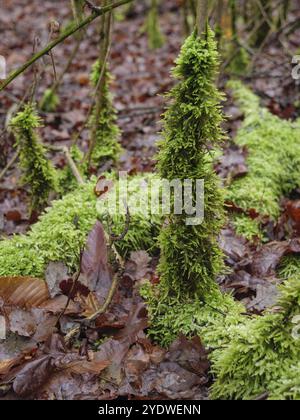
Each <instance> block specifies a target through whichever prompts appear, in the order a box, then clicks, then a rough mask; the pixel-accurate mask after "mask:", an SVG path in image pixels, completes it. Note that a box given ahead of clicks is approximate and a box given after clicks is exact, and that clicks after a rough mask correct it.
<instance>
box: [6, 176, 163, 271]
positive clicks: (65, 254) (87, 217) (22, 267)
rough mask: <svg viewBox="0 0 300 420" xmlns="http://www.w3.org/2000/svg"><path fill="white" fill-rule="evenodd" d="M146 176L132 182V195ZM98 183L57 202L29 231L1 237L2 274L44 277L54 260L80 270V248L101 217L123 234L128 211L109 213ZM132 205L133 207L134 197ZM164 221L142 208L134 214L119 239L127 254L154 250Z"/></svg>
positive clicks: (115, 230)
mask: <svg viewBox="0 0 300 420" xmlns="http://www.w3.org/2000/svg"><path fill="white" fill-rule="evenodd" d="M142 179H143V178H141V177H140V178H136V183H135V184H130V185H131V187H130V186H129V197H130V195H131V194H134V192H135V191H136V192H137V191H138V188H139V184H140V181H141V180H142ZM95 183H96V180H94V181H91V182H90V183H88V184H86V185H83V186H82V187H80V188H77V190H76V191H74V192H72V193H69V194H67V195H66V196H65V197H64V198H63V199H62V200H57V201H55V202H53V203H52V207H51V208H49V209H47V211H46V212H45V214H44V215H42V216H41V218H40V221H39V222H37V223H36V224H35V225H33V226H32V228H31V230H30V232H29V233H28V234H26V235H15V236H14V237H13V238H11V239H4V240H2V241H0V276H17V275H29V276H36V277H43V275H44V271H45V267H46V266H47V264H48V263H49V262H50V261H63V262H64V263H65V264H67V266H68V267H69V268H70V272H74V271H76V270H77V269H78V261H79V255H80V250H81V249H82V247H83V246H84V244H85V241H86V237H87V235H88V233H89V231H90V229H91V228H92V226H93V224H94V223H95V221H96V220H97V219H99V220H100V221H102V222H103V224H104V226H106V227H107V230H108V224H109V225H110V227H111V229H112V230H113V232H114V233H115V234H117V235H118V234H121V233H122V232H123V230H124V226H125V219H126V215H125V214H120V215H117V216H112V217H109V215H108V213H107V208H106V206H105V205H104V202H102V201H101V200H98V201H97V197H96V195H95V193H94V187H95ZM133 202H134V199H133ZM128 205H129V208H130V198H129V204H128ZM160 225H161V218H160V216H150V215H149V216H147V215H145V213H144V212H142V211H141V213H138V212H136V214H133V215H131V217H130V226H129V230H128V233H127V235H126V236H125V238H124V239H123V240H122V241H120V242H118V243H116V246H117V248H118V250H119V252H120V253H121V254H122V255H126V254H127V253H129V252H130V251H132V250H140V249H145V250H152V251H153V249H154V248H155V245H156V237H157V235H158V232H159V228H160Z"/></svg>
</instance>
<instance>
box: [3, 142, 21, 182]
mask: <svg viewBox="0 0 300 420" xmlns="http://www.w3.org/2000/svg"><path fill="white" fill-rule="evenodd" d="M19 153H20V150H19V149H17V151H16V153H15V154H14V155H13V157H12V158H11V159H10V161H9V162H8V164H7V165H6V166H5V168H4V169H3V171H2V172H1V173H0V181H1V180H2V178H3V177H4V176H5V174H6V172H7V171H8V170H9V169H10V168H11V167H12V166H13V164H14V163H15V161H16V160H17V159H18V157H19Z"/></svg>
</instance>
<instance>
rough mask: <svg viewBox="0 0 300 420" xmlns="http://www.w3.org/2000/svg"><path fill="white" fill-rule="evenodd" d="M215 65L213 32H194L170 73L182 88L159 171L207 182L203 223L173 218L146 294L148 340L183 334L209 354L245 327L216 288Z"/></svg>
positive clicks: (219, 265) (219, 263) (219, 196)
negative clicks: (234, 329) (200, 34)
mask: <svg viewBox="0 0 300 420" xmlns="http://www.w3.org/2000/svg"><path fill="white" fill-rule="evenodd" d="M217 66H218V53H217V51H216V44H215V41H214V35H213V33H212V31H211V30H210V29H209V28H208V29H207V34H206V35H205V36H203V39H200V38H199V37H198V36H197V35H196V33H193V34H192V35H191V36H190V37H189V38H188V39H187V41H186V42H185V44H184V46H183V48H182V51H181V54H180V56H179V59H178V60H177V66H176V68H175V69H174V72H173V74H174V76H175V77H176V78H177V79H179V83H178V85H177V86H176V87H175V88H174V89H173V90H172V91H171V93H170V97H171V100H172V102H171V105H170V106H169V109H168V110H167V112H166V115H165V120H164V131H163V140H162V141H161V143H160V152H159V156H158V168H159V172H160V176H161V178H164V179H168V180H169V181H171V180H174V179H181V180H183V179H192V180H196V179H204V188H205V196H204V208H205V217H204V221H203V222H202V224H199V225H195V226H188V225H186V223H185V218H184V216H181V215H180V216H178V215H171V216H170V218H169V220H168V224H167V226H166V227H164V229H163V230H162V232H161V234H160V237H159V240H160V247H161V260H160V264H159V273H160V283H159V285H158V286H155V287H151V286H149V285H148V284H145V285H144V286H143V287H142V289H141V294H142V296H143V297H144V298H145V300H146V301H147V303H148V310H149V317H150V324H151V327H150V331H149V334H150V335H151V336H152V337H153V338H154V340H155V341H157V342H158V343H159V344H161V345H164V346H165V345H168V344H170V343H171V342H172V341H173V340H174V339H175V338H176V337H177V336H178V334H179V333H183V334H186V335H194V334H195V333H197V334H199V335H200V336H201V339H202V340H203V341H204V342H205V344H206V345H207V346H208V347H209V348H213V347H218V346H224V345H225V343H226V342H230V337H231V334H232V327H233V326H237V325H238V324H239V323H240V322H241V323H243V322H244V318H243V316H242V315H241V313H242V312H243V310H244V309H243V307H242V306H241V305H239V304H238V303H236V302H235V301H234V300H233V298H232V297H231V296H230V295H226V294H225V295H223V294H222V293H221V292H220V290H219V288H218V286H217V283H216V281H215V279H216V276H217V274H218V273H220V272H221V271H222V270H223V268H224V265H223V254H222V252H221V251H220V249H219V246H218V244H217V235H218V233H219V231H220V229H221V227H222V225H223V224H224V220H225V218H224V213H223V202H224V197H223V192H222V190H221V189H220V186H219V182H218V179H217V177H216V175H215V174H214V172H213V169H212V165H211V156H210V155H209V152H208V145H209V144H210V145H212V146H214V147H215V148H216V149H217V148H218V147H219V145H220V144H221V141H222V140H223V139H224V134H223V132H222V129H221V122H222V119H223V115H222V112H221V108H220V102H221V100H222V98H223V96H222V94H220V93H219V92H218V90H217V89H216V87H215V76H216V73H217ZM194 199H195V200H196V197H194ZM183 213H184V212H183Z"/></svg>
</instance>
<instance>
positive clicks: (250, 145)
mask: <svg viewBox="0 0 300 420" xmlns="http://www.w3.org/2000/svg"><path fill="white" fill-rule="evenodd" d="M229 86H230V87H231V89H232V90H233V93H234V96H235V98H236V99H237V101H238V102H239V104H240V107H241V110H242V111H243V113H244V114H245V120H244V122H243V124H242V127H241V128H240V129H239V131H238V133H237V136H236V139H235V142H236V143H237V144H238V145H239V146H246V148H247V150H248V157H247V165H248V174H247V175H246V176H243V177H241V178H239V179H237V180H235V181H234V182H233V183H232V185H231V186H230V187H229V189H228V192H227V197H226V198H227V199H228V200H229V201H232V202H233V203H234V204H235V205H236V206H238V207H240V208H242V209H244V210H245V211H247V210H250V209H255V210H256V212H257V213H259V214H260V215H261V216H269V217H270V218H271V219H272V220H276V219H277V218H278V216H279V215H280V206H279V201H280V199H281V198H282V197H283V196H285V195H287V194H288V193H289V192H291V191H292V190H293V189H295V188H298V187H299V185H300V171H299V167H300V124H299V122H297V123H292V122H290V121H286V120H282V119H280V118H279V117H277V116H276V115H273V114H271V113H270V112H269V111H268V110H267V109H266V108H262V107H261V106H260V100H259V98H258V97H257V96H256V95H255V94H254V93H252V92H251V91H250V90H249V89H248V88H247V87H245V86H244V85H242V84H241V83H240V82H231V83H230V85H229ZM234 224H235V227H236V230H237V233H238V234H241V235H243V236H245V237H247V238H248V239H252V238H253V237H255V236H260V237H261V236H262V229H261V218H256V219H254V220H251V219H250V218H249V217H248V216H246V215H245V216H244V215H237V216H234Z"/></svg>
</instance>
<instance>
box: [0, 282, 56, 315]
mask: <svg viewBox="0 0 300 420" xmlns="http://www.w3.org/2000/svg"><path fill="white" fill-rule="evenodd" d="M0 298H1V299H2V300H3V301H4V304H5V305H13V306H18V307H21V308H32V307H37V306H39V305H41V304H42V303H44V302H46V301H47V300H48V299H49V298H50V295H49V291H48V287H47V285H46V283H45V282H44V281H43V280H41V279H37V278H32V277H0Z"/></svg>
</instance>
